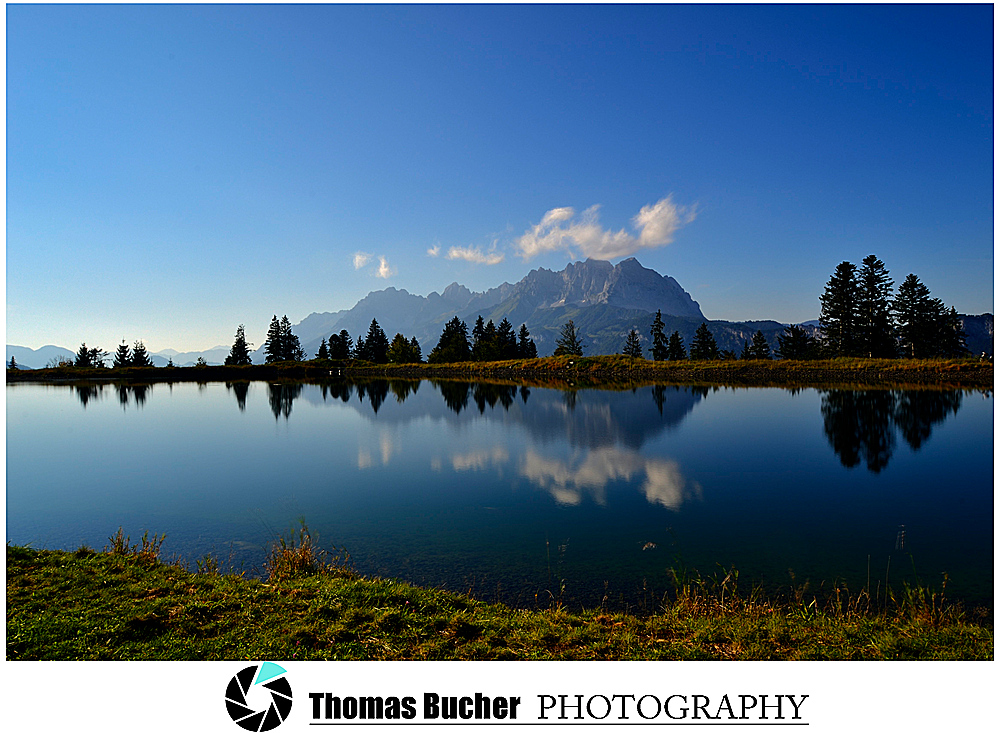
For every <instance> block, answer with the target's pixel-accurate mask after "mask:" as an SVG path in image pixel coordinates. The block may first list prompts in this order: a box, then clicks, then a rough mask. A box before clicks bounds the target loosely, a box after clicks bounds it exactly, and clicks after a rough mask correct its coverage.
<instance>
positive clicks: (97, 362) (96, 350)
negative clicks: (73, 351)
mask: <svg viewBox="0 0 1000 733" xmlns="http://www.w3.org/2000/svg"><path fill="white" fill-rule="evenodd" d="M108 356H109V354H108V352H107V351H105V350H104V349H102V348H100V347H97V346H94V347H92V348H91V349H90V352H89V354H88V358H89V359H90V366H91V367H93V368H94V369H103V368H104V360H105V359H107V358H108Z"/></svg>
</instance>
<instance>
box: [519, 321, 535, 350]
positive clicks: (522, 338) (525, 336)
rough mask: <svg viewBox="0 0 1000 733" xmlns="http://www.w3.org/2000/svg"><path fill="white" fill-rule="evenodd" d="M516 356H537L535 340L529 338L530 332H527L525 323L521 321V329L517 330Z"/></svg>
mask: <svg viewBox="0 0 1000 733" xmlns="http://www.w3.org/2000/svg"><path fill="white" fill-rule="evenodd" d="M517 358H518V359H537V358H538V348H537V347H536V346H535V342H534V341H532V340H531V334H530V333H528V327H527V325H525V324H523V323H522V324H521V330H520V331H518V332H517Z"/></svg>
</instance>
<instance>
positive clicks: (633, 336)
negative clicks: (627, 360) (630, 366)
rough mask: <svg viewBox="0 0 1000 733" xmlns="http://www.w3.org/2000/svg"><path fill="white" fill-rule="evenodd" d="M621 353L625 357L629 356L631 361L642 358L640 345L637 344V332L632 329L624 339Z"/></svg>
mask: <svg viewBox="0 0 1000 733" xmlns="http://www.w3.org/2000/svg"><path fill="white" fill-rule="evenodd" d="M622 353H623V354H625V356H631V357H632V358H633V359H641V358H642V344H641V343H639V332H638V331H636V330H635V329H634V328H633V329H632V330H631V331H629V332H628V336H626V337H625V348H624V349H622Z"/></svg>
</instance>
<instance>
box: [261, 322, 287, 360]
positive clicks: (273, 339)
mask: <svg viewBox="0 0 1000 733" xmlns="http://www.w3.org/2000/svg"><path fill="white" fill-rule="evenodd" d="M284 358H285V347H284V344H283V339H282V335H281V321H279V320H278V316H276V315H275V316H271V325H270V326H268V328H267V339H266V340H265V341H264V362H265V363H267V364H273V363H274V362H276V361H283V360H284Z"/></svg>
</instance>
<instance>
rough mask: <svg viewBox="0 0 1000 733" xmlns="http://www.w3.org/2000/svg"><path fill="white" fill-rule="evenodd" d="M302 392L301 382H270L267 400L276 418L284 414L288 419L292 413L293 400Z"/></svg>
mask: <svg viewBox="0 0 1000 733" xmlns="http://www.w3.org/2000/svg"><path fill="white" fill-rule="evenodd" d="M301 392H302V385H301V384H268V385H267V401H268V403H270V405H271V412H272V413H273V414H274V419H275V420H277V419H278V418H279V417H282V416H284V418H285V419H286V420H287V419H288V417H289V415H291V414H292V402H294V401H295V398H296V397H298V396H299V394H300V393H301Z"/></svg>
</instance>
